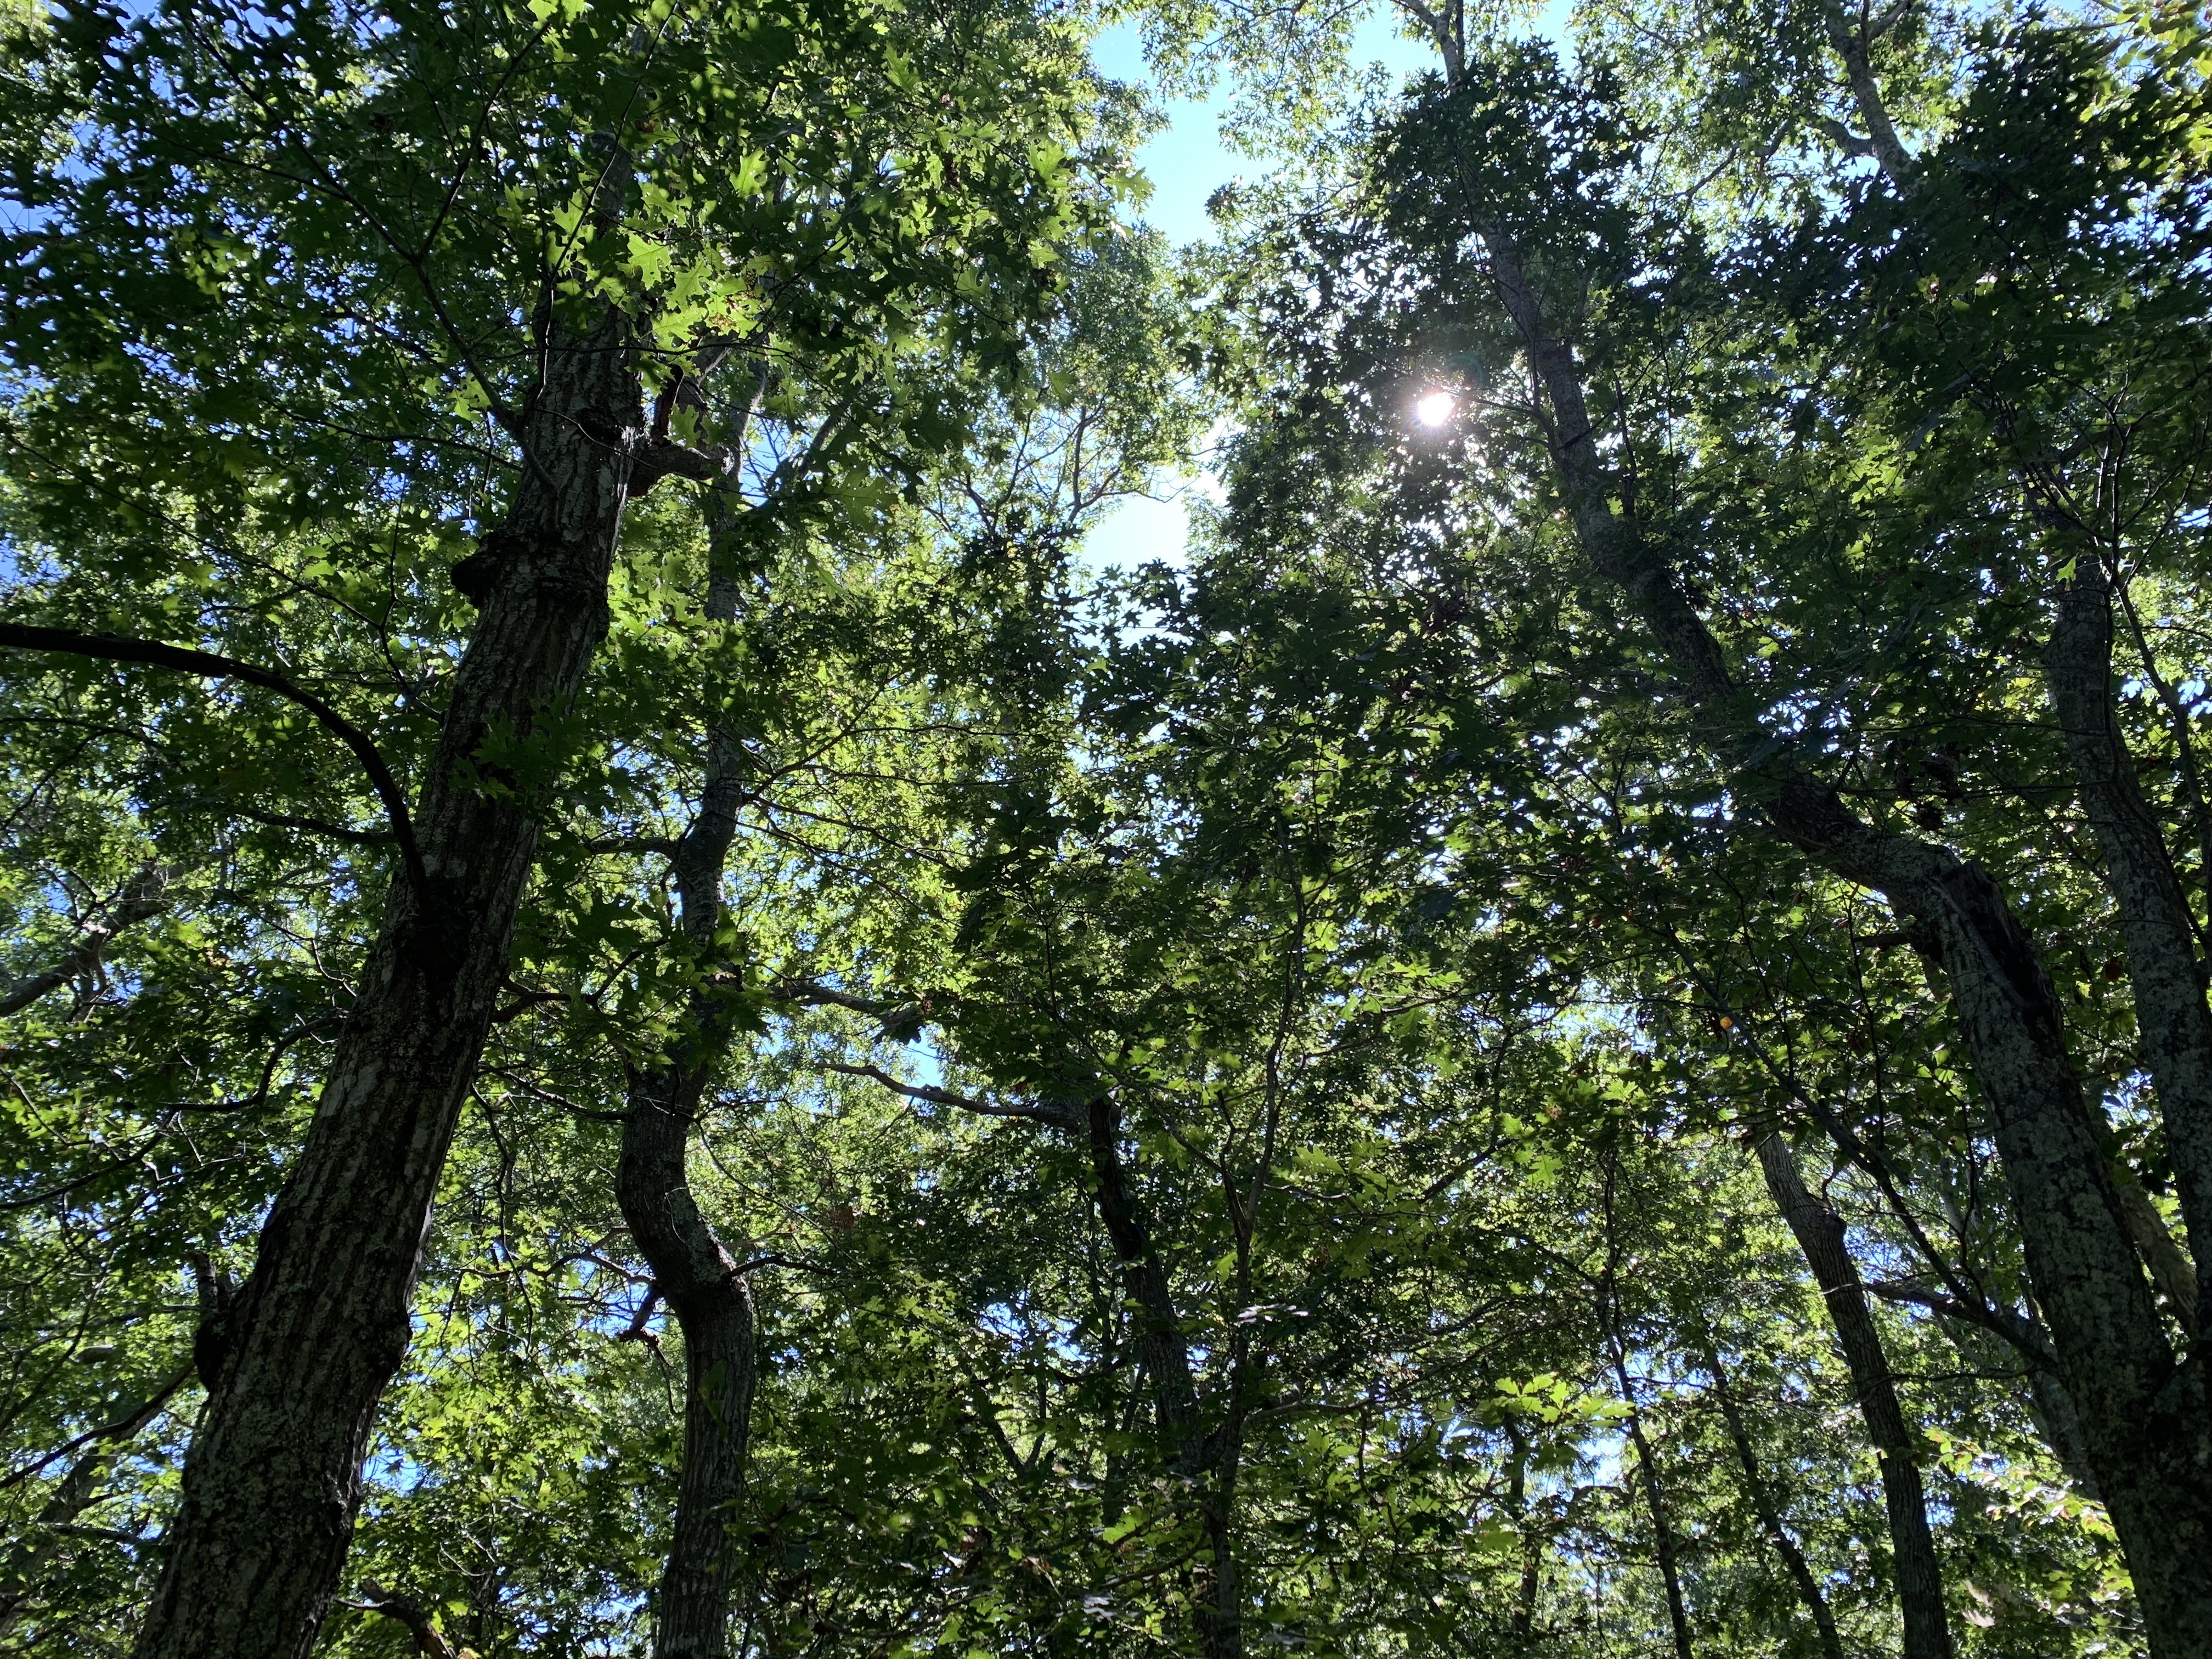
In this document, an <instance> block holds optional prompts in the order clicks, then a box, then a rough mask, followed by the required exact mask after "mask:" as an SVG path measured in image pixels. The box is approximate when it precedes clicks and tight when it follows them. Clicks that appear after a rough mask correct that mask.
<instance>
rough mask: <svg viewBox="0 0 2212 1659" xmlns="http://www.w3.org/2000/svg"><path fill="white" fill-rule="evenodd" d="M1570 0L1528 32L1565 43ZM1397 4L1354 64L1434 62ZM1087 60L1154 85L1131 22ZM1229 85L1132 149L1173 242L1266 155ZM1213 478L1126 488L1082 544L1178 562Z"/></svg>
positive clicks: (1372, 24)
mask: <svg viewBox="0 0 2212 1659" xmlns="http://www.w3.org/2000/svg"><path fill="white" fill-rule="evenodd" d="M1571 9H1572V8H1571V0H1547V3H1546V4H1545V6H1544V8H1543V9H1542V10H1541V12H1540V13H1539V14H1538V15H1537V17H1536V19H1535V23H1534V32H1535V33H1537V34H1539V35H1541V36H1542V37H1543V38H1545V39H1546V40H1552V41H1554V42H1556V43H1558V44H1559V46H1560V47H1561V49H1562V50H1563V51H1571V49H1572V48H1571V44H1570V42H1569V39H1568V19H1569V15H1570V12H1571ZM1399 15H1400V14H1399V13H1398V11H1397V10H1396V9H1395V7H1392V6H1388V5H1376V6H1374V7H1372V8H1370V10H1369V11H1368V14H1367V15H1366V16H1365V17H1364V19H1363V20H1362V21H1361V22H1360V25H1359V27H1358V30H1357V31H1356V33H1354V34H1353V36H1352V63H1353V64H1355V65H1364V64H1380V65H1382V66H1383V68H1384V69H1385V70H1389V71H1390V72H1392V73H1393V74H1395V75H1396V76H1398V77H1399V79H1400V80H1401V82H1402V81H1403V80H1404V79H1405V78H1406V77H1407V76H1413V75H1418V74H1420V73H1422V72H1423V71H1424V70H1431V69H1434V68H1435V67H1436V55H1435V53H1434V52H1433V51H1432V50H1431V48H1430V47H1429V46H1427V45H1426V44H1425V43H1424V42H1422V41H1419V40H1413V39H1410V38H1409V37H1407V35H1405V34H1403V33H1401V32H1400V31H1399V28H1398V25H1397V19H1398V17H1399ZM1091 62H1092V63H1094V64H1097V66H1098V70H1099V72H1100V73H1101V74H1103V75H1107V76H1111V77H1112V78H1113V79H1115V80H1116V81H1127V82H1142V83H1145V84H1146V85H1151V84H1153V77H1152V73H1151V71H1150V70H1148V69H1147V68H1146V64H1145V50H1144V42H1143V39H1142V36H1141V33H1140V32H1139V28H1138V26H1137V25H1136V24H1134V23H1123V24H1121V25H1119V26H1117V27H1114V28H1110V29H1108V30H1106V31H1105V32H1104V33H1102V34H1100V35H1099V36H1098V38H1097V40H1094V41H1093V42H1092V43H1091ZM1229 104H1230V93H1229V92H1228V90H1227V89H1226V88H1216V89H1215V91H1214V93H1213V94H1212V96H1211V97H1208V98H1176V99H1170V100H1166V101H1165V103H1164V105H1163V108H1162V112H1163V113H1164V114H1165V115H1166V116H1167V118H1168V120H1167V125H1165V126H1164V127H1162V128H1161V129H1160V130H1159V131H1158V132H1156V133H1154V134H1153V135H1152V137H1151V138H1150V139H1149V140H1147V141H1146V143H1145V144H1144V145H1143V146H1142V147H1141V148H1140V149H1139V150H1138V151H1137V156H1136V160H1137V165H1138V167H1139V168H1140V169H1141V170H1142V171H1143V173H1144V174H1145V176H1146V178H1147V179H1150V180H1151V181H1152V197H1151V199H1150V200H1148V201H1147V202H1146V204H1145V205H1144V208H1143V210H1141V216H1142V218H1143V219H1144V221H1145V222H1146V223H1147V224H1149V225H1151V226H1152V228H1154V229H1155V230H1158V231H1159V232H1160V233H1161V234H1163V235H1164V236H1165V237H1166V238H1167V239H1168V240H1169V241H1170V242H1172V243H1174V244H1175V245H1176V246H1178V247H1182V246H1188V245H1189V244H1191V243H1193V242H1197V241H1202V240H1205V239H1206V238H1207V237H1208V236H1210V235H1212V234H1213V222H1212V220H1211V219H1209V218H1208V217H1207V216H1206V201H1207V198H1208V197H1212V194H1213V193H1214V191H1218V190H1219V189H1220V188H1221V187H1222V186H1223V185H1226V184H1229V183H1231V182H1232V181H1233V180H1235V179H1238V178H1239V177H1243V176H1249V175H1250V174H1251V173H1254V172H1255V170H1256V169H1257V168H1259V167H1261V166H1263V165H1264V163H1263V162H1261V161H1257V160H1255V158H1253V157H1251V156H1249V155H1241V154H1239V153H1238V152H1237V151H1236V150H1234V149H1231V148H1230V146H1229V145H1228V144H1227V143H1225V142H1224V140H1223V138H1222V137H1221V123H1222V119H1223V118H1224V116H1225V115H1226V114H1227V112H1228V109H1229ZM1218 494H1219V491H1218V484H1217V483H1216V481H1215V480H1214V479H1213V477H1212V476H1211V474H1210V473H1208V472H1206V471H1203V470H1201V471H1200V473H1199V475H1198V476H1197V477H1185V478H1174V477H1163V478H1161V479H1160V480H1158V483H1156V484H1155V486H1154V489H1153V493H1152V495H1130V496H1125V497H1124V498H1122V499H1121V501H1118V502H1116V503H1115V505H1113V506H1112V507H1109V508H1108V509H1107V510H1106V511H1105V512H1104V513H1101V514H1100V515H1099V517H1098V519H1097V522H1095V523H1094V524H1093V525H1092V526H1091V529H1090V531H1089V532H1088V533H1087V534H1086V535H1085V538H1084V542H1083V550H1084V555H1085V558H1086V560H1087V561H1088V562H1090V563H1091V564H1092V565H1094V566H1097V567H1103V568H1113V569H1123V570H1129V569H1134V568H1137V567H1138V566H1139V565H1144V564H1149V563H1151V562H1153V561H1155V560H1158V561H1161V562H1165V563H1168V564H1170V565H1175V566H1178V567H1180V566H1181V565H1182V562H1183V554H1184V549H1185V547H1186V546H1187V545H1188V543H1189V540H1190V514H1191V508H1192V507H1193V506H1194V504H1195V503H1196V502H1198V501H1203V500H1207V499H1218Z"/></svg>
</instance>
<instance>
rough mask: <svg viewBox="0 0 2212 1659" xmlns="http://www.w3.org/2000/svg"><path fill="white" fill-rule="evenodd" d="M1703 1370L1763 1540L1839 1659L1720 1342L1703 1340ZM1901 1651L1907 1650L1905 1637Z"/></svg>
mask: <svg viewBox="0 0 2212 1659" xmlns="http://www.w3.org/2000/svg"><path fill="white" fill-rule="evenodd" d="M1705 1370H1706V1373H1707V1374H1708V1375H1709V1376H1711V1378H1712V1379H1713V1398H1714V1400H1715V1401H1717V1402H1718V1403H1719V1406H1720V1408H1721V1417H1722V1419H1723V1421H1724V1422H1726V1423H1727V1425H1728V1431H1729V1442H1730V1443H1732V1444H1733V1445H1734V1446H1735V1457H1736V1462H1738V1463H1740V1464H1741V1465H1742V1467H1743V1484H1744V1490H1745V1491H1746V1492H1748V1493H1749V1494H1750V1496H1751V1507H1752V1512H1753V1514H1755V1515H1757V1516H1759V1525H1760V1526H1761V1527H1763V1528H1765V1531H1766V1541H1767V1542H1768V1543H1770V1544H1771V1545H1773V1546H1774V1553H1776V1554H1777V1555H1779V1556H1780V1557H1781V1558H1782V1565H1783V1566H1784V1568H1785V1569H1786V1570H1787V1571H1788V1572H1789V1574H1790V1583H1792V1584H1795V1585H1796V1587H1797V1599H1798V1600H1799V1601H1802V1602H1803V1603H1804V1604H1805V1611H1806V1612H1807V1613H1808V1614H1810V1615H1811V1617H1812V1620H1813V1628H1814V1631H1815V1632H1817V1633H1818V1635H1819V1637H1820V1652H1821V1654H1822V1656H1823V1659H1844V1642H1843V1638H1841V1637H1840V1636H1838V1634H1837V1633H1836V1615H1835V1614H1834V1613H1832V1612H1831V1611H1830V1610H1829V1607H1828V1598H1827V1597H1826V1596H1825V1595H1822V1594H1821V1593H1820V1580H1819V1579H1817V1578H1815V1577H1813V1569H1812V1567H1811V1565H1809V1564H1808V1562H1807V1561H1806V1559H1805V1552H1804V1551H1803V1550H1802V1549H1800V1548H1798V1547H1797V1541H1796V1539H1794V1538H1792V1537H1791V1536H1790V1528H1787V1527H1785V1526H1784V1525H1783V1523H1782V1509H1781V1505H1780V1504H1778V1503H1776V1501H1775V1498H1774V1494H1773V1492H1771V1490H1770V1489H1769V1488H1768V1486H1767V1484H1766V1478H1765V1475H1763V1474H1760V1473H1759V1454H1758V1452H1757V1451H1755V1450H1754V1449H1753V1447H1752V1443H1751V1432H1750V1431H1749V1430H1748V1429H1747V1428H1746V1427H1745V1425H1744V1420H1743V1413H1742V1411H1741V1409H1739V1408H1738V1407H1737V1405H1736V1403H1735V1394H1734V1392H1733V1391H1731V1390H1730V1389H1729V1379H1728V1372H1727V1371H1726V1370H1723V1368H1722V1365H1721V1355H1720V1346H1719V1345H1718V1344H1717V1343H1714V1342H1711V1341H1710V1340H1708V1342H1707V1345H1706V1349H1705ZM1905 1651H1906V1652H1907V1653H1908V1654H1909V1653H1911V1651H1912V1648H1911V1638H1907V1640H1906V1644H1905Z"/></svg>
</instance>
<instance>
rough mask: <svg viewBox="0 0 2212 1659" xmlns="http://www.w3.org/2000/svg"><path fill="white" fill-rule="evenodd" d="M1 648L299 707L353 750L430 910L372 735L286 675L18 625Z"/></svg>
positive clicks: (0, 639) (409, 834)
mask: <svg viewBox="0 0 2212 1659" xmlns="http://www.w3.org/2000/svg"><path fill="white" fill-rule="evenodd" d="M0 646H6V647H12V648H14V649H15V650H18V651H51V652H57V653H61V654H63V655H64V656H72V657H91V658H94V659H98V660H100V661H103V662H141V663H146V664H148V665H150V666H152V667H155V668H171V669H174V670H176V671H178V672H179V673H185V674H199V675H204V676H205V677H207V678H210V679H228V680H243V681H244V682H245V683H246V684H248V685H258V686H259V687H260V688H261V689H262V690H264V691H274V692H275V693H276V695H277V696H280V697H283V698H284V699H285V700H286V701H287V702H295V703H297V704H298V705H299V706H300V707H301V708H304V709H306V710H307V712H308V713H309V714H313V716H314V717H315V720H316V721H317V723H318V724H319V725H320V726H322V728H323V729H324V730H325V732H329V733H330V734H331V736H333V737H335V738H337V739H338V741H339V742H341V743H343V744H345V746H346V747H347V748H349V749H350V750H353V754H354V758H355V759H356V760H357V761H359V762H360V763H361V769H362V771H363V772H365V773H367V774H368V781H369V786H370V787H372V788H374V790H375V791H376V794H377V799H380V800H381V801H382V802H383V803H384V812H385V817H386V818H387V819H388V820H389V821H390V823H391V824H392V838H393V839H394V840H396V841H397V842H398V843H399V855H400V857H401V859H402V860H404V862H405V864H406V866H407V881H408V884H409V885H410V886H411V887H412V888H414V890H415V896H416V898H418V899H420V900H422V902H423V903H424V904H426V905H427V904H428V902H429V900H430V878H429V872H428V871H427V870H426V869H425V868H424V867H423V864H422V848H419V847H417V846H416V844H415V821H414V819H413V818H412V817H410V815H409V813H408V811H407V798H406V797H405V796H404V794H402V793H400V789H399V781H398V779H397V778H395V777H393V776H392V769H391V768H390V767H389V766H386V764H385V763H384V757H383V756H382V755H381V754H380V753H379V752H378V750H377V747H376V744H374V743H373V742H371V741H370V739H369V736H368V733H367V732H363V731H362V729H361V728H360V727H359V726H356V725H354V724H353V722H352V721H350V720H347V719H346V717H345V716H344V715H343V714H339V713H338V711H337V709H335V708H331V706H330V704H328V703H326V702H324V701H323V700H322V699H321V698H320V697H319V696H316V695H315V694H314V693H313V692H312V691H308V690H303V689H302V688H301V687H299V686H296V685H295V684H292V682H291V681H289V680H288V679H286V678H284V677H283V675H282V674H276V673H272V672H270V671H269V670H268V669H266V668H257V667H255V666H254V665H252V663H244V662H240V661H239V660H237V659H235V658H233V657H220V656H217V655H216V653H214V652H212V651H195V650H192V649H191V648H189V647H185V646H181V645H163V644H161V642H160V641H155V640H134V639H127V638H125V636H124V635H120V634H80V633H78V632H77V631H76V630H75V629H68V628H30V627H26V626H24V625H23V624H21V623H0Z"/></svg>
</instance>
